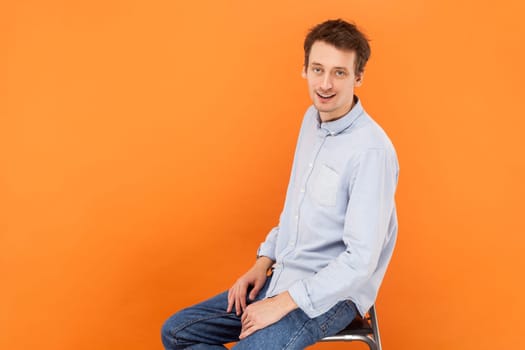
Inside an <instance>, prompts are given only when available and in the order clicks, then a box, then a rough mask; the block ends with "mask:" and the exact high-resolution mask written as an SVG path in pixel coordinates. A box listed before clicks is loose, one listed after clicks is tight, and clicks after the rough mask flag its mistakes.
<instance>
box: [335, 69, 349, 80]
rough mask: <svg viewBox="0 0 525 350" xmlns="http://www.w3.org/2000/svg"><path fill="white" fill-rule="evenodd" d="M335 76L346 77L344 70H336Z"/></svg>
mask: <svg viewBox="0 0 525 350" xmlns="http://www.w3.org/2000/svg"><path fill="white" fill-rule="evenodd" d="M335 76H336V77H338V78H344V77H346V72H345V71H344V70H336V71H335Z"/></svg>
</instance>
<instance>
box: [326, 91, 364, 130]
mask: <svg viewBox="0 0 525 350" xmlns="http://www.w3.org/2000/svg"><path fill="white" fill-rule="evenodd" d="M362 113H363V106H362V105H361V101H360V100H359V98H358V97H357V96H354V106H353V107H352V109H351V110H350V111H348V113H346V114H345V115H344V116H342V117H341V118H339V119H336V120H331V121H328V122H321V118H320V117H319V111H318V112H317V121H318V124H317V127H318V128H320V129H323V130H324V131H325V132H327V133H328V134H330V135H332V136H335V135H338V134H340V133H342V132H343V131H345V130H346V129H348V128H349V127H350V126H352V124H353V123H354V121H355V120H356V119H357V118H358V117H359V116H360V115H361V114H362Z"/></svg>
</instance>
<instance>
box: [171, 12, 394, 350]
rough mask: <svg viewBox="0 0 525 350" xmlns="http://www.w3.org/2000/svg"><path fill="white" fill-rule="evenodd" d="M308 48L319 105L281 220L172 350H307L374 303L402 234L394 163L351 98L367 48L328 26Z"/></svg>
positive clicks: (191, 318) (187, 323)
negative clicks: (245, 269)
mask: <svg viewBox="0 0 525 350" xmlns="http://www.w3.org/2000/svg"><path fill="white" fill-rule="evenodd" d="M304 51H305V62H304V69H303V77H304V78H306V80H307V82H308V89H309V92H310V97H311V98H312V101H313V106H312V107H310V108H309V109H308V110H307V111H306V115H305V117H304V120H303V124H302V126H301V131H300V134H299V139H298V142H297V148H296V151H295V158H294V163H293V167H292V174H291V177H290V182H289V185H288V190H287V194H286V201H285V205H284V209H283V212H282V213H281V217H280V220H279V225H278V226H277V227H275V228H274V229H273V230H271V231H270V233H269V234H268V236H267V237H266V240H265V241H264V242H263V243H262V244H261V246H260V248H259V251H258V254H257V260H256V262H255V264H254V265H253V267H252V268H251V269H250V270H249V271H248V272H246V274H244V275H243V276H241V277H240V278H239V279H238V280H237V282H236V283H235V284H234V285H233V286H232V287H231V288H230V290H229V291H227V292H225V293H223V294H220V295H218V296H216V297H214V298H212V299H209V300H207V301H205V302H203V303H200V304H197V305H195V306H193V307H190V308H188V309H185V310H182V311H180V312H178V313H177V314H175V315H173V316H172V317H171V318H170V319H168V320H167V321H166V323H165V324H164V327H163V329H162V341H163V344H164V346H165V348H166V349H169V350H172V349H185V348H191V349H224V346H223V345H222V344H225V343H228V342H233V341H238V343H237V344H236V345H235V346H234V349H251V350H259V349H268V350H273V349H304V348H305V347H307V346H309V345H311V344H314V343H315V342H317V341H318V340H319V339H321V338H323V337H325V336H329V335H333V334H335V333H337V332H338V331H340V330H341V329H343V328H344V327H345V326H346V325H347V324H349V323H350V322H351V321H352V320H353V319H354V317H355V316H356V315H357V313H360V314H361V315H364V314H365V313H366V312H367V310H368V309H369V308H370V306H371V305H372V304H373V303H374V301H375V298H376V295H377V292H378V289H379V285H380V284H381V281H382V279H383V276H384V274H385V271H386V268H387V265H388V262H389V260H390V257H391V255H392V252H393V249H394V244H395V240H396V237H397V217H396V209H395V203H394V193H395V188H396V185H397V178H398V163H397V157H396V153H395V150H394V148H393V146H392V144H391V142H390V140H389V139H388V137H387V136H386V134H385V133H384V132H383V130H382V129H381V128H380V127H379V126H378V125H377V124H376V123H375V122H374V121H373V120H372V119H371V118H370V117H369V116H368V115H367V114H366V112H365V111H364V109H363V107H362V105H361V102H360V100H359V99H358V98H357V96H355V95H354V88H355V87H357V86H360V85H361V83H362V81H363V73H364V67H365V64H366V62H367V60H368V58H369V56H370V47H369V45H368V40H367V39H366V37H365V36H364V35H363V34H362V33H361V32H360V31H359V30H358V29H357V28H356V27H355V26H354V25H352V24H349V23H347V22H345V21H343V20H330V21H326V22H323V23H321V24H319V25H317V26H315V27H314V28H313V29H312V30H311V31H310V32H309V33H308V35H307V37H306V39H305V42H304ZM269 271H271V273H269Z"/></svg>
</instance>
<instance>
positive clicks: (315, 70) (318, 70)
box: [312, 67, 323, 74]
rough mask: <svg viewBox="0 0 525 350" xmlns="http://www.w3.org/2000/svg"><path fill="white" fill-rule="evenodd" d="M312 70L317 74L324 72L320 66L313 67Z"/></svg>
mask: <svg viewBox="0 0 525 350" xmlns="http://www.w3.org/2000/svg"><path fill="white" fill-rule="evenodd" d="M312 72H314V73H315V74H320V73H322V72H323V70H322V69H321V68H320V67H312Z"/></svg>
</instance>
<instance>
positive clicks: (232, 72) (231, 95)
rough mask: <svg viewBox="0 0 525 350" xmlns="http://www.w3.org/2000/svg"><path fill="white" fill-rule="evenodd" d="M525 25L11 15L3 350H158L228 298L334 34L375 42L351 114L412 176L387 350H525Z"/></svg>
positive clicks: (390, 277) (424, 9) (279, 190)
mask: <svg viewBox="0 0 525 350" xmlns="http://www.w3.org/2000/svg"><path fill="white" fill-rule="evenodd" d="M524 10H525V6H524V5H523V2H522V1H520V0H502V1H498V2H496V3H494V2H492V1H491V2H489V1H479V0H476V1H475V0H467V1H451V0H447V1H443V0H431V1H430V0H429V1H420V0H399V1H387V0H372V1H370V0H368V1H349V0H344V1H342V0H341V1H336V0H333V1H329V0H327V1H315V2H314V1H311V2H310V1H297V0H295V1H276V0H267V1H262V2H251V1H237V0H231V1H211V0H210V1H184V2H183V1H168V0H165V1H146V0H137V1H117V0H110V1H108V0H105V1H100V0H98V1H60V0H49V1H45V2H37V1H27V0H24V1H19V0H17V1H10V2H7V1H3V2H2V3H0V116H1V119H0V150H1V152H0V167H1V168H0V278H1V280H0V348H1V349H6V350H7V349H9V350H22V349H23V350H26V349H43V350H62V349H64V350H65V349H76V350H82V349H86V350H87V349H99V350H105V349H126V350H134V349H159V350H160V349H161V344H160V340H159V338H160V337H159V332H160V331H159V330H160V327H161V324H162V323H163V321H164V320H165V319H166V318H167V317H168V316H169V315H170V314H171V313H172V312H174V311H176V310H177V309H180V308H181V307H183V306H186V305H189V304H191V303H194V302H196V301H199V300H202V299H203V298H205V297H208V296H210V295H212V294H215V293H217V292H219V291H222V290H224V289H226V288H228V287H229V286H230V285H231V284H232V283H233V282H234V281H235V279H236V278H237V277H238V276H239V275H240V274H241V273H242V272H244V271H245V270H246V269H247V268H248V267H249V266H250V265H251V263H252V262H253V259H254V256H255V251H256V248H257V247H258V245H259V243H260V242H261V240H263V239H264V237H265V235H266V233H267V232H268V231H269V229H270V228H271V227H272V226H273V225H274V224H275V223H276V222H277V219H278V215H279V213H280V210H281V206H282V204H283V200H284V192H285V188H286V184H287V181H288V176H289V172H290V165H291V161H292V155H293V149H294V145H295V141H296V136H297V132H298V128H299V124H300V122H301V118H302V115H303V112H304V110H305V109H306V107H307V106H308V105H309V102H310V101H309V98H308V94H307V90H306V83H305V81H304V80H303V79H301V76H300V72H301V65H302V58H303V52H302V40H303V38H304V35H305V34H306V31H307V29H308V28H310V27H311V26H312V25H314V24H316V23H318V22H320V21H322V20H324V19H327V18H337V17H343V18H346V19H349V20H355V21H356V22H357V23H358V24H359V25H360V26H361V27H362V28H364V29H365V31H366V33H367V34H368V35H369V36H370V38H371V39H372V42H371V44H372V58H371V61H370V62H369V65H368V67H367V73H366V76H365V83H364V85H363V87H362V88H360V89H359V90H358V92H357V93H358V94H359V96H360V97H361V99H362V101H363V104H364V106H365V108H366V109H367V110H368V112H369V113H370V114H371V115H372V116H373V117H374V118H375V119H376V120H377V121H378V122H379V123H380V124H381V125H382V126H383V127H384V129H385V130H387V132H388V133H389V135H390V137H391V139H392V140H393V142H394V144H395V145H396V148H397V151H398V154H399V160H400V164H401V176H400V183H399V188H398V193H397V203H398V207H399V219H400V231H399V240H398V245H397V249H396V252H395V256H394V258H393V260H392V263H391V267H390V270H389V272H388V273H387V276H386V278H385V281H384V284H383V287H382V289H381V293H380V296H379V300H378V312H379V318H380V327H381V331H382V336H383V345H384V348H385V349H387V350H388V349H403V350H404V349H503V348H513V349H519V348H524V347H525V342H524V340H523V337H522V334H523V333H524V332H525V327H524V321H523V318H522V317H523V314H524V312H525V303H524V301H523V298H522V294H523V293H524V292H525V287H524V282H523V277H522V276H523V272H522V267H524V265H525V264H524V263H523V262H524V260H523V250H524V249H523V248H524V243H525V238H524V233H525V229H524V226H525V225H524V220H523V215H524V213H523V211H524V210H523V209H524V205H523V200H524V198H525V185H524V184H523V182H524V179H525V164H524V160H523V159H524V158H525V156H524V155H523V153H524V151H525V145H524V136H523V132H524V126H525V122H524V120H523V118H524V116H525V113H524V105H523V103H524V101H525V94H524V88H523V82H524V80H525V74H524V73H525V68H524V64H523V62H525V49H524V47H525V42H524V38H525V26H524V25H523V13H524V12H525V11H524ZM352 347H353V348H355V349H357V348H363V349H364V347H360V346H359V345H351V346H349V348H352ZM315 348H319V349H321V348H324V349H328V348H329V349H336V348H341V349H342V348H344V347H343V346H340V345H334V344H323V345H317V346H316V347H315Z"/></svg>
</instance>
